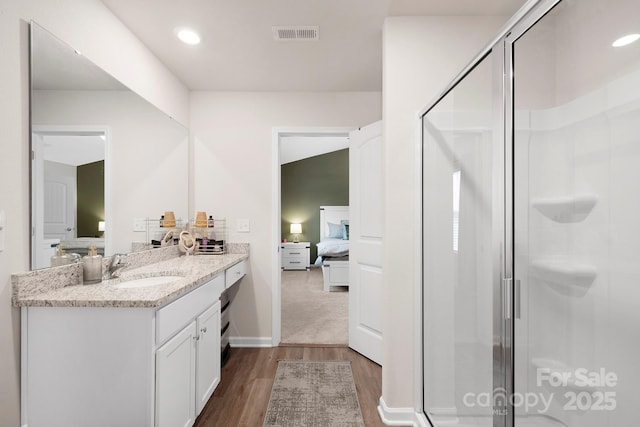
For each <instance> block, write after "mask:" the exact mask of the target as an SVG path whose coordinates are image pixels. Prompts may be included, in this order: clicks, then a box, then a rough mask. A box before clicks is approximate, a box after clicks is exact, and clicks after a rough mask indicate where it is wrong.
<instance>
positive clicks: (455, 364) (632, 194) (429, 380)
mask: <svg viewBox="0 0 640 427" xmlns="http://www.w3.org/2000/svg"><path fill="white" fill-rule="evenodd" d="M638 16H640V3H639V2H637V1H635V0H611V1H608V2H606V3H605V2H602V1H598V0H580V1H572V0H562V1H557V0H553V1H548V0H543V1H530V2H529V3H527V5H525V7H524V8H523V10H522V11H521V12H519V14H518V15H517V16H516V17H514V19H513V20H512V21H510V23H509V24H508V26H507V28H505V30H504V32H503V33H502V35H501V36H500V37H498V38H497V39H496V42H495V43H494V44H492V45H491V46H489V47H488V48H487V49H485V50H484V51H483V52H482V53H481V54H480V55H479V56H478V57H477V58H476V59H475V60H474V61H473V62H472V63H471V64H470V65H469V67H467V68H466V69H465V71H464V72H463V73H462V74H461V75H460V76H459V77H458V78H457V79H456V80H455V81H454V82H453V83H452V84H451V85H450V86H449V87H448V88H447V89H446V90H445V91H443V93H442V95H441V96H440V97H438V99H436V100H435V101H434V102H433V103H432V104H431V105H430V106H428V107H427V108H426V109H425V110H424V112H423V115H422V131H423V138H422V149H423V151H422V156H423V157H422V163H423V171H422V172H423V189H422V193H423V200H422V206H423V209H422V210H423V214H422V217H423V224H422V229H423V236H422V242H423V244H422V246H423V266H422V299H423V307H422V320H423V324H422V328H423V330H422V332H423V333H422V340H423V342H422V349H423V402H422V405H423V412H424V414H423V415H424V418H425V420H427V421H428V422H429V423H430V424H431V425H432V426H435V427H442V426H465V427H467V426H468V427H471V426H494V427H498V426H499V427H508V426H519V427H525V426H550V427H551V426H570V427H602V426H631V425H635V424H637V421H636V420H637V419H638V416H637V415H636V409H637V408H640V393H637V392H635V391H634V389H633V387H634V384H640V369H638V368H637V364H636V362H635V360H636V359H637V354H638V353H639V352H640V225H639V224H640V222H639V220H638V218H640V192H639V191H637V190H636V186H637V185H638V183H640V41H639V42H638V43H635V44H629V45H624V46H616V45H617V44H621V42H618V43H613V42H614V41H615V40H617V39H618V38H620V37H622V36H625V35H629V34H634V33H640V20H638ZM612 43H613V45H612Z"/></svg>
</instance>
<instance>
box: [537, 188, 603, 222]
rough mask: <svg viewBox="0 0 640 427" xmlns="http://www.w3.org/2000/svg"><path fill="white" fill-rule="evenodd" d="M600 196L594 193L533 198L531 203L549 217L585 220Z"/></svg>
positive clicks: (559, 220) (573, 220)
mask: <svg viewBox="0 0 640 427" xmlns="http://www.w3.org/2000/svg"><path fill="white" fill-rule="evenodd" d="M597 201H598V197H597V196H595V195H593V194H583V195H576V196H566V197H555V198H545V199H543V198H539V199H533V200H531V205H532V206H533V207H534V208H536V209H537V210H538V211H539V212H540V213H542V214H543V215H544V216H546V217H547V218H549V219H551V220H553V221H556V222H560V223H571V222H580V221H584V219H585V218H587V216H589V214H590V213H591V210H593V207H594V206H595V205H596V203H597Z"/></svg>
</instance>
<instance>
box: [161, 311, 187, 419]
mask: <svg viewBox="0 0 640 427" xmlns="http://www.w3.org/2000/svg"><path fill="white" fill-rule="evenodd" d="M196 336H197V335H196V322H195V321H193V322H191V323H190V324H189V325H187V326H186V327H185V328H184V329H183V330H181V331H180V332H178V334H176V336H174V337H173V338H172V339H171V340H169V341H168V342H167V343H166V344H165V345H163V346H162V347H160V348H159V349H158V350H157V351H156V423H155V424H156V427H178V426H180V427H182V426H184V427H187V426H189V427H190V426H191V425H193V423H194V422H195V405H194V401H195V389H196V387H195V383H194V380H195V369H196Z"/></svg>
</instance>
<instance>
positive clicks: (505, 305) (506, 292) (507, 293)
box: [502, 278, 513, 320]
mask: <svg viewBox="0 0 640 427" xmlns="http://www.w3.org/2000/svg"><path fill="white" fill-rule="evenodd" d="M512 286H513V279H511V278H509V279H502V295H503V299H502V312H503V313H504V318H505V319H506V320H509V319H511V316H512V311H511V302H512V301H511V295H512V294H511V287H512Z"/></svg>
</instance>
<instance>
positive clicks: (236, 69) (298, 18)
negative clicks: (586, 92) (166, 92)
mask: <svg viewBox="0 0 640 427" xmlns="http://www.w3.org/2000/svg"><path fill="white" fill-rule="evenodd" d="M102 1H103V3H105V4H106V6H107V7H108V8H109V9H111V10H112V11H113V13H114V14H115V15H116V16H117V17H118V18H119V19H120V20H121V21H122V22H123V23H124V24H125V25H127V26H128V27H129V29H130V30H131V31H132V32H133V33H134V34H135V35H136V36H137V37H138V38H139V39H140V40H142V41H143V42H144V43H145V44H146V45H147V47H149V49H150V50H151V51H153V52H154V53H155V55H156V56H157V57H158V58H159V59H160V60H161V61H162V62H163V63H165V64H166V65H167V67H168V68H169V69H170V70H171V71H172V72H173V73H174V74H175V75H176V76H177V77H178V78H179V79H180V80H182V82H184V83H185V84H186V86H187V87H188V88H189V89H191V90H219V91H381V90H382V25H383V22H384V19H385V18H386V17H387V16H402V15H505V16H510V15H512V14H513V13H515V11H516V10H517V9H518V8H519V7H520V6H522V5H523V4H524V2H525V1H524V0H482V1H480V0H181V1H176V0H102ZM276 25H278V26H280V25H317V26H319V27H320V40H319V41H310V42H300V41H290V42H276V41H274V40H273V35H272V31H271V27H272V26H276ZM180 26H189V27H192V28H193V29H195V30H196V31H198V32H199V33H200V35H201V37H202V42H201V44H200V45H197V46H187V45H185V44H183V43H182V42H180V41H179V40H178V39H177V38H176V37H175V35H174V33H173V30H174V29H175V28H176V27H180ZM487 41H488V40H487Z"/></svg>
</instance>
